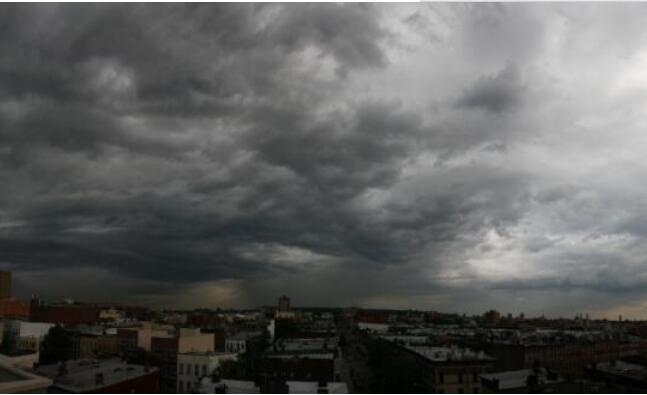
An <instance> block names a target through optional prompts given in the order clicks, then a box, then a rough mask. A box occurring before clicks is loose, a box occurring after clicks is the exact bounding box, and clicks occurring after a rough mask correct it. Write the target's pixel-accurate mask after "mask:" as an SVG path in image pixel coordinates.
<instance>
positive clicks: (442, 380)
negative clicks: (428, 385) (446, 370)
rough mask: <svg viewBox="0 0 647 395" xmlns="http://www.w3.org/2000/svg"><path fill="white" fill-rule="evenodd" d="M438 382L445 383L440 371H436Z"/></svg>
mask: <svg viewBox="0 0 647 395" xmlns="http://www.w3.org/2000/svg"><path fill="white" fill-rule="evenodd" d="M438 382H439V383H440V384H445V376H444V375H443V374H442V373H438Z"/></svg>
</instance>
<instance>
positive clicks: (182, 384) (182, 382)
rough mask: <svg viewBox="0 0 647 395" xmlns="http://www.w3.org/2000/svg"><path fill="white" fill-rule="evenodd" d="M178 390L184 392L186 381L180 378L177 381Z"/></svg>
mask: <svg viewBox="0 0 647 395" xmlns="http://www.w3.org/2000/svg"><path fill="white" fill-rule="evenodd" d="M177 392H179V393H180V394H182V393H184V381H182V380H180V381H178V382H177Z"/></svg>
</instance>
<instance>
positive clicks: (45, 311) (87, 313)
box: [29, 298, 100, 325]
mask: <svg viewBox="0 0 647 395" xmlns="http://www.w3.org/2000/svg"><path fill="white" fill-rule="evenodd" d="M29 309H30V311H29V315H30V321H38V322H52V323H56V324H65V325H75V324H92V323H95V322H98V321H99V311H100V309H99V308H98V307H95V306H93V305H89V304H76V303H44V302H43V301H41V300H40V299H38V298H33V299H32V301H31V303H30V306H29Z"/></svg>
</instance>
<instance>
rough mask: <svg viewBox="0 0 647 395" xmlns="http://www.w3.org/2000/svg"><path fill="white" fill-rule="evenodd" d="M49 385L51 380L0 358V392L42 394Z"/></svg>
mask: <svg viewBox="0 0 647 395" xmlns="http://www.w3.org/2000/svg"><path fill="white" fill-rule="evenodd" d="M51 385H52V380H50V379H48V378H46V377H42V376H38V375H35V374H32V373H28V372H25V371H24V370H22V369H19V368H16V367H14V366H13V365H12V364H11V363H9V362H7V361H6V360H1V359H0V394H44V393H46V392H47V389H48V388H49V387H50V386H51Z"/></svg>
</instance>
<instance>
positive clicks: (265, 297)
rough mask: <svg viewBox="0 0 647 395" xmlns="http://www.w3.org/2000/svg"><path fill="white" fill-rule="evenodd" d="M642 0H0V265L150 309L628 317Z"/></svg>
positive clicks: (645, 224)
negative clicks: (197, 1)
mask: <svg viewBox="0 0 647 395" xmlns="http://www.w3.org/2000/svg"><path fill="white" fill-rule="evenodd" d="M645 12H647V9H646V5H645V4H584V3H576V4H548V3H544V4H503V5H494V4H473V5H468V4H408V5H405V4H399V5H381V4H380V5H368V4H364V5H333V4H318V5H315V4H311V5H297V4H290V5H249V4H247V5H244V4H237V5H224V4H223V5H210V4H204V5H190V6H189V5H173V4H164V5H133V4H131V5H117V4H101V5H79V4H66V5H55V4H45V5H24V6H14V5H7V4H3V5H1V6H0V267H1V268H4V269H9V270H12V271H13V272H14V278H15V288H16V292H17V293H18V294H19V295H20V296H23V297H26V296H29V295H31V294H40V295H41V297H44V298H49V299H57V298H62V297H71V298H76V299H80V300H88V301H131V302H133V303H143V304H148V305H151V306H156V307H159V306H167V307H182V308H183V307H195V306H204V307H217V306H220V307H254V306H258V305H262V304H274V303H275V301H276V298H277V297H278V296H279V295H281V294H284V293H285V294H288V295H290V296H291V297H292V299H293V304H294V305H332V306H348V305H358V306H367V307H394V308H419V309H434V310H440V311H447V312H461V313H462V312H466V313H482V312H484V311H485V310H487V309H489V308H495V309H498V310H500V311H502V312H504V313H507V312H511V313H514V314H518V313H520V312H524V313H526V315H534V314H542V313H544V314H546V315H547V316H559V315H566V316H572V315H574V314H576V313H589V314H590V315H591V316H605V315H606V316H608V317H609V318H611V317H613V318H615V317H616V316H617V314H623V315H624V316H627V317H642V318H645V317H647V270H646V269H647V129H646V128H647V117H646V114H647V30H646V29H645V28H644V22H645V20H644V15H645Z"/></svg>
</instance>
